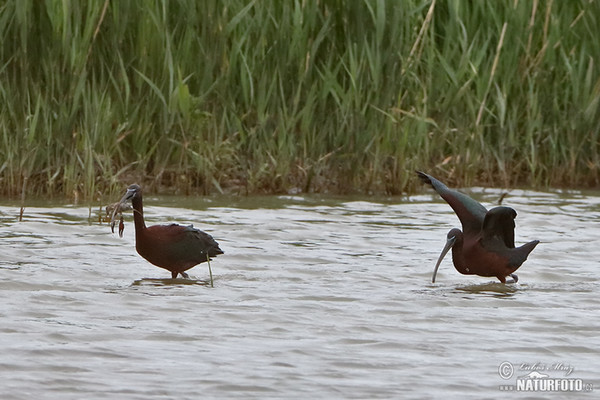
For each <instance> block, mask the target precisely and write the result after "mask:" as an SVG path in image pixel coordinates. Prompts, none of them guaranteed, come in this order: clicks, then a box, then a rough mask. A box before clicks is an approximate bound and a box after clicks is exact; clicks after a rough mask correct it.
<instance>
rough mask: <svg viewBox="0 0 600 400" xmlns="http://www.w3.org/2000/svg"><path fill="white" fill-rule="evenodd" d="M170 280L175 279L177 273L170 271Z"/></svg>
mask: <svg viewBox="0 0 600 400" xmlns="http://www.w3.org/2000/svg"><path fill="white" fill-rule="evenodd" d="M171 279H177V272H175V271H171Z"/></svg>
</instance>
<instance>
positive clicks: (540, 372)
mask: <svg viewBox="0 0 600 400" xmlns="http://www.w3.org/2000/svg"><path fill="white" fill-rule="evenodd" d="M516 367H517V369H518V370H519V371H522V372H527V371H529V372H527V373H526V374H524V375H519V376H517V378H516V381H515V384H514V385H500V386H499V389H500V390H502V391H516V392H591V391H592V390H593V385H592V384H591V383H585V382H584V381H583V380H582V379H579V378H575V377H571V376H570V375H571V374H572V373H573V371H574V368H573V367H572V366H571V365H568V364H563V363H554V364H550V365H546V364H542V363H539V362H538V363H535V364H528V363H520V364H517V365H516ZM498 374H499V375H500V377H501V378H502V379H504V380H509V379H510V378H512V377H513V376H514V375H515V365H514V364H512V363H510V362H508V361H504V362H503V363H501V364H500V366H499V367H498ZM557 374H558V375H562V376H559V377H556V376H551V375H557Z"/></svg>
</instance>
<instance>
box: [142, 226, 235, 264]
mask: <svg viewBox="0 0 600 400" xmlns="http://www.w3.org/2000/svg"><path fill="white" fill-rule="evenodd" d="M136 249H137V251H138V253H139V254H140V255H141V256H142V257H144V258H145V259H146V260H148V261H149V262H151V263H152V264H154V265H157V266H159V267H163V268H167V269H177V270H179V269H182V268H185V269H188V268H191V267H193V266H194V265H197V264H200V263H203V262H206V261H208V259H209V258H212V257H216V256H217V255H219V254H223V251H222V250H221V249H220V248H219V244H218V243H217V242H216V241H215V240H214V239H213V237H212V236H211V235H209V234H208V233H206V232H203V231H201V230H199V229H196V228H194V227H193V226H192V225H189V226H182V225H178V224H171V225H154V226H151V227H148V228H147V229H145V230H144V231H143V232H140V234H137V232H136Z"/></svg>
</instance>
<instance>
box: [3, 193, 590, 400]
mask: <svg viewBox="0 0 600 400" xmlns="http://www.w3.org/2000/svg"><path fill="white" fill-rule="evenodd" d="M470 193H471V194H472V195H473V196H474V197H475V198H477V199H478V200H480V201H481V202H482V203H483V204H484V205H486V206H487V207H491V206H493V205H494V204H493V203H494V202H495V201H496V200H497V199H498V197H499V196H500V194H501V192H500V191H499V190H492V189H486V190H482V189H473V190H472V191H470ZM0 204H1V205H0V296H1V300H2V303H1V304H0V321H1V323H0V376H1V377H2V379H1V382H0V398H2V399H32V398H35V399H81V398H89V399H92V398H93V399H104V398H106V399H108V398H110V399H115V398H118V399H155V398H156V399H159V398H160V399H164V398H177V399H196V398H243V399H250V398H257V399H265V398H308V397H311V398H331V399H334V398H335V399H337V398H350V399H353V398H360V399H363V398H369V399H375V398H386V399H387V398H415V399H416V398H440V397H444V398H498V397H500V396H507V393H505V392H506V391H511V392H514V393H511V396H512V395H514V397H516V398H536V397H539V396H541V395H543V393H540V390H541V388H540V386H539V383H540V382H537V383H536V384H538V386H537V387H535V388H534V387H533V386H532V384H533V383H535V382H534V380H536V379H537V380H538V381H539V380H540V379H542V380H543V379H546V381H547V380H550V379H555V380H556V381H558V383H557V384H558V385H561V384H563V385H564V383H563V382H565V381H566V382H568V381H569V380H571V382H572V383H571V385H575V386H577V385H580V384H581V385H582V390H583V391H590V390H591V391H594V389H595V391H596V392H597V391H600V380H599V378H598V377H599V373H600V333H599V332H600V311H599V305H600V301H599V288H600V285H599V282H600V281H599V278H598V275H599V272H600V265H599V264H600V261H599V260H600V230H599V228H600V193H593V192H589V193H581V192H558V191H554V192H534V191H519V190H515V191H512V192H510V194H509V195H508V196H507V198H506V199H505V200H504V203H503V204H504V205H509V206H512V207H514V208H515V209H516V210H517V212H518V217H517V220H516V222H517V229H516V241H517V242H518V243H519V244H522V243H524V242H526V241H529V240H533V239H539V240H540V241H541V243H540V245H539V246H538V247H537V248H536V249H535V250H534V251H533V253H532V254H531V255H530V257H529V260H528V261H527V262H526V263H525V264H524V265H523V266H522V267H521V268H520V269H519V270H518V271H517V273H518V275H519V278H520V281H519V283H518V284H510V285H502V284H499V283H496V282H494V281H493V280H492V279H491V278H481V277H475V276H463V275H460V274H458V272H456V270H455V269H454V268H453V266H452V264H451V260H450V258H449V257H448V258H447V259H446V260H445V261H444V263H443V264H442V266H441V267H440V272H439V274H438V281H437V282H436V283H435V284H431V274H432V270H433V267H434V264H435V261H436V259H437V256H438V254H439V252H440V250H441V248H442V247H443V245H444V243H445V235H446V233H447V231H448V230H449V229H450V228H452V227H454V226H459V224H458V220H457V219H456V217H455V216H454V214H453V212H452V210H451V209H450V207H449V206H448V205H447V204H445V203H443V202H442V201H441V200H440V199H439V198H438V197H437V196H436V195H434V194H431V193H427V194H422V195H418V196H411V197H410V198H394V199H387V198H384V199H377V198H362V199H361V198H350V197H347V198H343V197H342V198H322V197H294V196H283V197H251V198H189V197H188V198H178V197H160V198H157V197H152V196H150V197H148V198H146V199H145V214H146V219H147V223H149V224H154V223H167V222H173V221H174V222H179V223H185V224H189V223H193V224H194V225H195V226H196V227H198V228H200V229H202V230H205V231H207V232H209V233H210V234H212V235H213V236H214V237H215V239H216V240H217V241H218V242H219V244H220V245H221V248H222V249H223V250H224V251H225V254H224V255H222V256H219V257H218V258H216V259H215V260H213V262H212V264H211V265H212V270H213V275H214V288H210V287H208V286H206V285H205V280H206V279H208V270H207V268H206V265H205V264H203V265H199V266H197V267H195V268H194V269H192V270H190V271H188V272H190V275H191V276H192V278H193V279H192V280H189V281H186V280H182V279H179V280H171V279H168V278H169V273H168V272H167V271H165V270H162V269H159V268H156V267H154V266H152V265H150V264H148V263H147V262H146V261H145V260H143V259H142V258H140V257H139V256H138V255H137V253H136V252H135V249H134V227H133V223H132V218H131V214H129V215H125V236H124V237H123V238H122V239H121V238H119V237H118V236H117V235H113V234H111V232H110V228H109V226H108V225H107V224H99V223H98V222H97V211H96V209H95V208H94V209H92V215H91V217H90V210H89V209H88V208H87V207H81V206H72V205H64V204H63V205H60V204H58V205H57V204H43V203H38V204H37V205H36V206H35V207H33V206H31V207H27V208H26V210H25V214H24V220H23V221H22V222H17V220H16V217H17V215H18V212H19V208H18V206H16V205H15V204H10V203H7V202H4V203H0ZM534 373H537V374H538V375H539V376H537V375H535V374H534ZM532 374H534V375H532ZM573 382H574V383H573ZM518 385H520V386H518ZM525 385H529V386H528V387H526V386H525ZM575 386H572V387H571V388H567V391H566V392H565V391H562V392H559V393H553V398H569V397H570V396H572V395H573V393H572V392H571V391H570V390H576V389H578V388H579V387H578V386H577V387H575ZM547 389H548V388H547V387H546V390H547ZM591 396H593V394H592V395H587V396H586V398H591Z"/></svg>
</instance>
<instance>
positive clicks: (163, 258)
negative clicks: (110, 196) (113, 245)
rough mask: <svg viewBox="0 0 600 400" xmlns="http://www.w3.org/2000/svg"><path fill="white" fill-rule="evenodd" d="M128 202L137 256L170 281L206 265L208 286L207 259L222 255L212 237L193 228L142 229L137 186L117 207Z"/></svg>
mask: <svg viewBox="0 0 600 400" xmlns="http://www.w3.org/2000/svg"><path fill="white" fill-rule="evenodd" d="M129 200H131V203H132V205H133V221H134V224H135V248H136V250H137V252H138V253H139V255H141V256H142V257H144V258H145V259H146V260H148V261H149V262H150V263H152V264H154V265H156V266H157V267H161V268H164V269H166V270H169V271H171V276H172V278H173V279H175V278H177V275H178V274H179V275H181V276H182V277H184V278H189V276H188V274H187V273H185V271H187V270H188V269H190V268H192V267H194V266H196V265H198V264H200V263H203V262H208V271H209V273H210V283H211V286H212V271H211V269H210V259H211V258H212V257H216V256H217V255H219V254H223V251H222V250H221V249H220V248H219V244H218V243H217V242H216V241H215V240H214V239H213V238H212V236H210V235H209V234H208V233H206V232H202V231H201V230H199V229H196V228H194V227H193V226H192V225H189V226H182V225H178V224H170V225H154V226H149V227H146V223H145V222H144V209H143V205H142V188H141V187H140V186H139V185H135V184H134V185H131V186H129V187H128V188H127V193H125V195H124V196H123V198H122V199H121V201H120V204H125V203H126V202H127V201H129ZM117 209H118V211H120V207H117ZM113 225H114V213H113ZM120 231H121V229H120ZM120 233H121V232H120Z"/></svg>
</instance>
